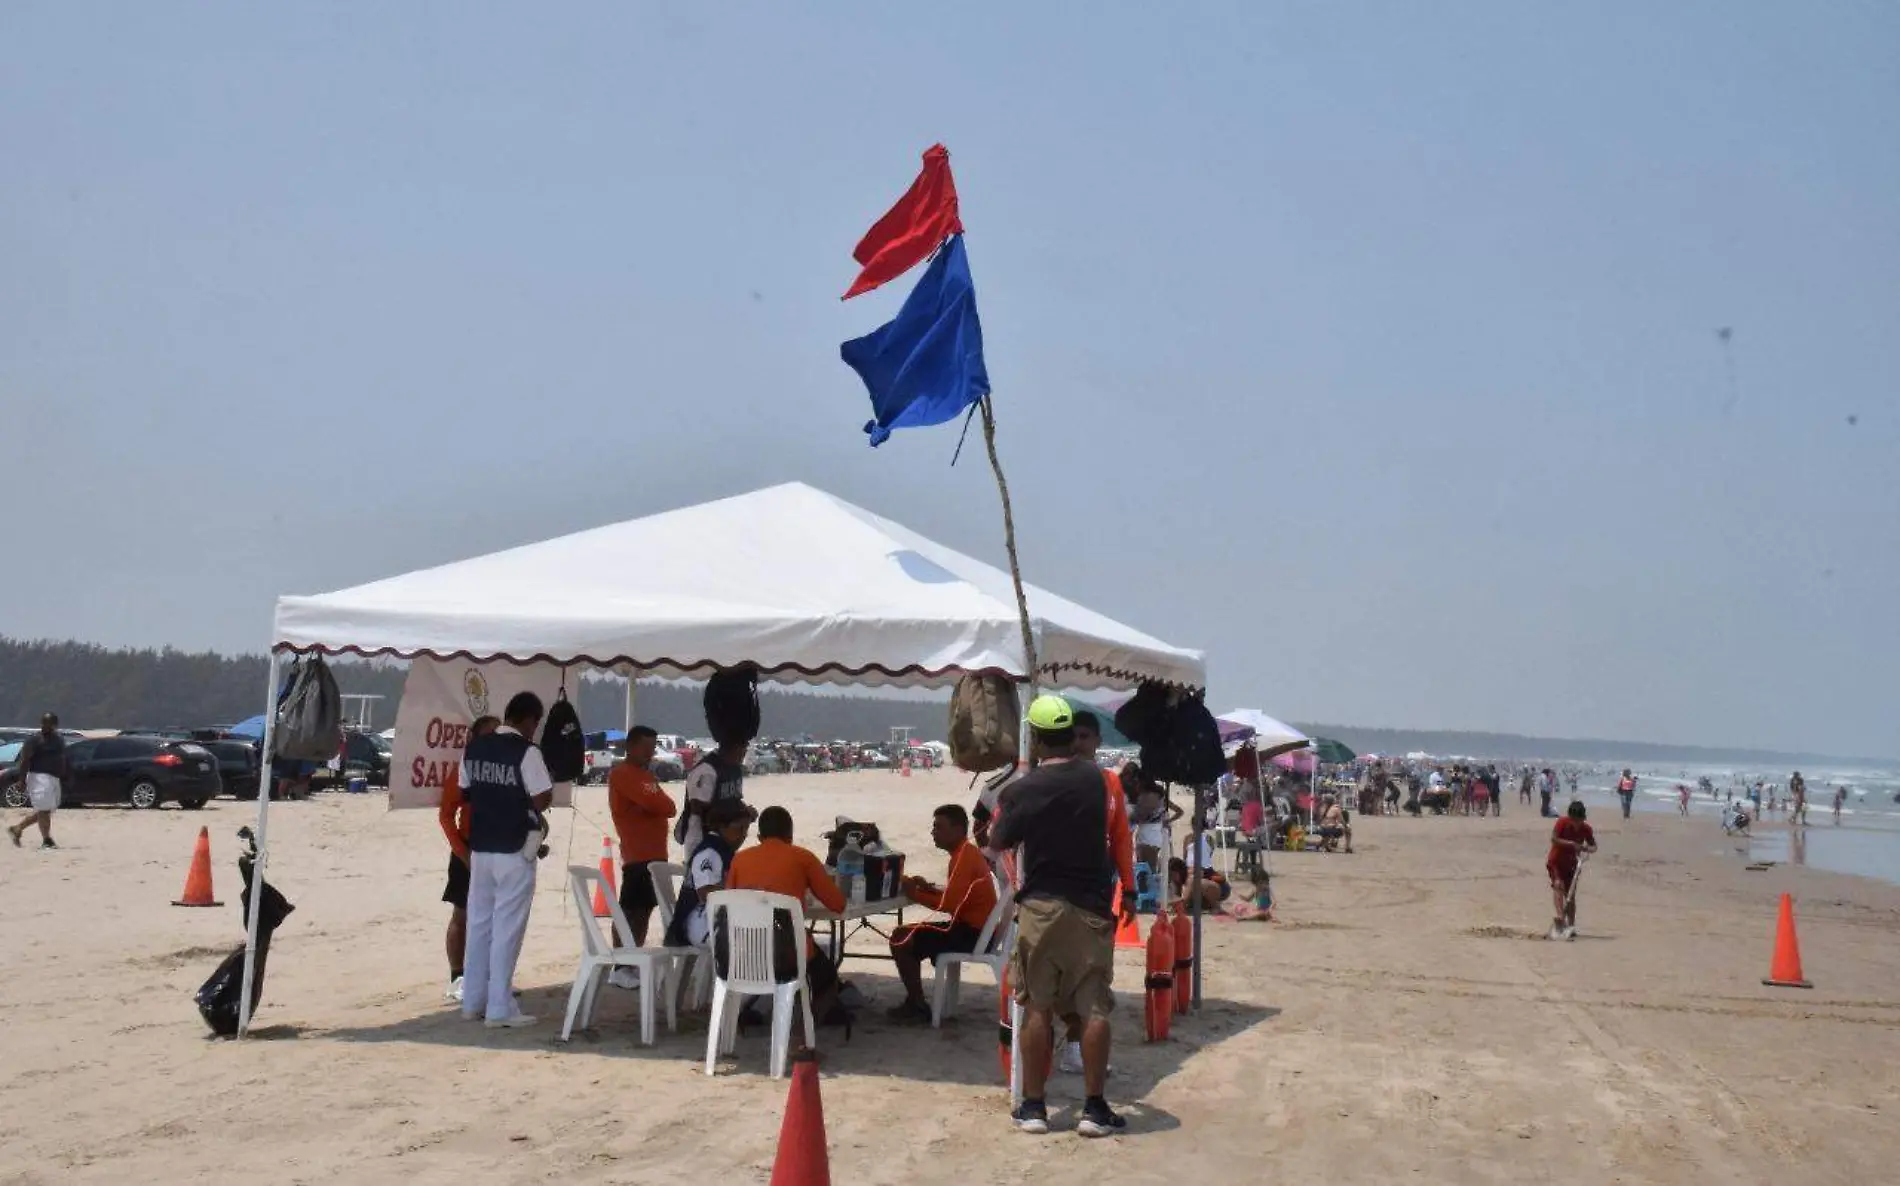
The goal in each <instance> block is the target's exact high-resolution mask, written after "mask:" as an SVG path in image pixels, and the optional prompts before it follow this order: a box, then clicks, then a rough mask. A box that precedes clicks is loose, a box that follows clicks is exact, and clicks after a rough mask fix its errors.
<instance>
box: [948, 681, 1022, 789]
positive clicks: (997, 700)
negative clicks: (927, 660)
mask: <svg viewBox="0 0 1900 1186" xmlns="http://www.w3.org/2000/svg"><path fill="white" fill-rule="evenodd" d="M1022 719H1023V711H1022V707H1021V705H1020V703H1019V702H1018V701H1017V699H1016V685H1015V684H1014V683H1013V682H1012V681H1010V680H1009V679H1008V678H1007V677H1005V676H1000V675H966V676H963V677H962V678H961V679H959V680H957V686H956V690H955V691H954V692H952V693H950V760H951V761H952V762H955V763H956V764H957V766H958V767H959V768H960V769H963V770H968V771H969V772H970V773H972V774H981V773H983V772H984V771H987V770H996V769H999V768H1001V767H1004V766H1014V765H1015V764H1016V753H1017V744H1016V742H1017V732H1018V730H1020V729H1021V728H1022Z"/></svg>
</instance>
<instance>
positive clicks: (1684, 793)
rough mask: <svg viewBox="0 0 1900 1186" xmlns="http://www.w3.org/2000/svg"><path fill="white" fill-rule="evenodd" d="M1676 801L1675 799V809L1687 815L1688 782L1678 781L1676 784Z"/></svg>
mask: <svg viewBox="0 0 1900 1186" xmlns="http://www.w3.org/2000/svg"><path fill="white" fill-rule="evenodd" d="M1676 801H1677V802H1676V810H1677V811H1679V812H1681V813H1682V814H1683V815H1685V816H1686V815H1688V814H1689V784H1688V783H1682V782H1679V783H1677V784H1676Z"/></svg>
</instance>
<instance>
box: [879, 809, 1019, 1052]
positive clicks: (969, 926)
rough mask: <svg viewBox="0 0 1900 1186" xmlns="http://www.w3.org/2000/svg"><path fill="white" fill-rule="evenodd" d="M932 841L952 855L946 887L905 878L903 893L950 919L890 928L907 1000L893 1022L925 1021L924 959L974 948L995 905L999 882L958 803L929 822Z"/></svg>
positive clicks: (893, 1013)
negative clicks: (984, 857) (971, 840)
mask: <svg viewBox="0 0 1900 1186" xmlns="http://www.w3.org/2000/svg"><path fill="white" fill-rule="evenodd" d="M930 842H931V843H932V844H935V845H936V846H937V847H938V848H940V849H942V850H943V851H944V852H947V853H949V854H950V871H949V873H948V874H947V875H946V876H945V879H944V885H943V888H942V889H938V888H936V887H935V886H933V885H931V884H930V883H929V882H928V881H925V880H924V879H923V878H921V877H906V878H904V896H905V897H906V898H909V899H910V900H911V901H913V902H915V903H917V904H918V905H919V906H923V907H926V908H928V909H931V910H935V911H938V912H940V913H943V914H947V915H949V916H950V921H949V922H948V923H939V922H927V923H918V924H916V925H915V926H905V927H898V928H897V929H896V930H895V931H892V932H891V959H892V960H894V961H895V962H896V964H897V975H898V978H899V979H901V980H902V981H903V982H904V1000H903V1002H902V1003H901V1004H899V1005H897V1006H895V1007H894V1008H892V1009H891V1011H890V1017H891V1020H892V1021H902V1022H926V1021H929V1020H930V1003H929V1002H928V1001H926V1000H925V999H924V961H925V960H929V961H930V962H931V963H933V964H934V963H936V961H937V957H938V956H940V955H943V954H945V953H946V952H972V951H975V950H976V941H977V940H978V939H980V938H982V935H983V927H984V925H985V924H987V923H988V922H989V920H990V913H991V912H992V911H993V910H995V909H996V881H995V879H994V878H993V877H992V876H991V875H990V863H989V862H988V861H987V860H984V859H983V851H982V850H981V849H979V848H978V847H977V846H976V845H974V844H971V843H970V817H969V814H968V813H967V812H965V811H964V810H963V808H961V807H959V806H957V805H956V804H955V803H946V804H944V805H943V806H942V807H939V808H937V810H936V812H935V813H934V814H933V815H932V816H931V820H930Z"/></svg>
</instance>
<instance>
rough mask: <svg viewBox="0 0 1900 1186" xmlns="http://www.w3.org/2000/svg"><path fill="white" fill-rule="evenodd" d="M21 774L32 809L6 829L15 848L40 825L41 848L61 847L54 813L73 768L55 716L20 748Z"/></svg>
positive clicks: (49, 716)
mask: <svg viewBox="0 0 1900 1186" xmlns="http://www.w3.org/2000/svg"><path fill="white" fill-rule="evenodd" d="M19 772H20V785H21V790H23V791H24V792H25V794H26V805H27V807H28V808H29V809H30V810H29V812H28V814H27V815H26V816H25V817H23V818H22V819H21V820H20V822H19V823H17V824H13V825H12V826H10V827H8V828H7V835H8V836H9V837H11V838H12V840H13V847H15V848H18V847H20V837H21V836H22V835H23V834H25V832H26V830H27V829H28V828H30V827H32V826H33V825H34V824H38V825H39V826H40V848H41V849H49V848H58V847H59V845H57V844H55V843H53V813H54V812H55V811H58V810H59V802H60V788H61V787H62V786H63V785H64V784H65V783H66V782H67V781H69V780H70V779H71V778H72V767H71V764H70V763H69V762H67V760H66V735H65V734H63V733H61V732H60V731H59V718H58V717H56V716H54V715H53V714H52V713H50V712H49V713H47V714H46V715H45V716H43V717H41V718H40V731H39V732H38V733H36V734H34V735H33V736H31V737H29V738H27V739H26V744H24V745H22V746H21V747H20V765H19Z"/></svg>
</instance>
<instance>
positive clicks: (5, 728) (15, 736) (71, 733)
mask: <svg viewBox="0 0 1900 1186" xmlns="http://www.w3.org/2000/svg"><path fill="white" fill-rule="evenodd" d="M39 732H40V731H39V727H38V726H34V727H32V728H27V727H25V726H13V725H0V744H7V743H10V742H15V741H25V740H26V739H27V738H29V737H37V736H39ZM60 733H61V735H62V736H64V737H65V738H66V740H68V741H84V740H85V739H86V735H85V734H84V733H81V732H80V731H79V730H77V729H61V730H60Z"/></svg>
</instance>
